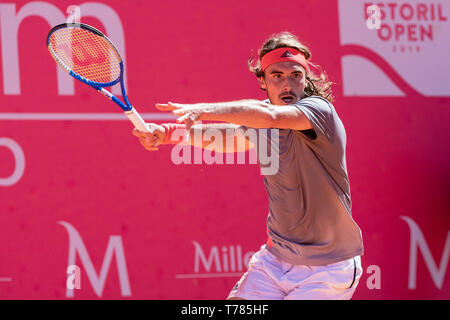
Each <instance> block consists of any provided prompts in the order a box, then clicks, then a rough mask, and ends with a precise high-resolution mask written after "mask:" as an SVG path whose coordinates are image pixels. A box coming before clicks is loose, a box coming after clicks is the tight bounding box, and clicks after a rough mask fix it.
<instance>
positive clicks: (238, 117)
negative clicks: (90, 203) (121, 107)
mask: <svg viewBox="0 0 450 320" xmlns="http://www.w3.org/2000/svg"><path fill="white" fill-rule="evenodd" d="M258 56H259V57H258V60H257V61H256V62H255V63H253V62H254V61H252V59H250V61H249V69H250V71H252V72H253V73H254V74H255V75H256V76H257V78H258V80H259V84H260V87H261V89H263V90H265V91H266V92H267V97H268V99H267V100H265V101H258V100H239V101H232V102H226V103H206V104H205V103H201V104H177V103H168V104H158V105H157V108H158V109H160V110H165V111H172V112H173V114H175V115H177V116H179V118H178V119H177V122H178V124H162V125H157V124H149V127H150V129H151V132H150V133H143V132H140V131H137V130H134V131H133V133H134V134H135V135H136V136H137V137H139V139H140V142H141V143H142V145H143V146H144V147H145V148H146V149H148V150H157V149H158V144H168V143H177V142H179V139H178V137H180V135H177V139H176V141H173V140H172V139H171V136H172V135H173V134H174V132H175V131H176V130H185V131H188V132H190V133H191V134H190V138H189V140H185V141H186V143H190V144H194V145H195V143H196V142H195V140H198V139H193V138H192V136H193V134H195V133H198V132H199V130H200V131H201V132H205V130H208V129H210V128H214V129H216V130H220V131H221V132H222V133H223V137H224V141H223V144H224V145H225V149H224V151H223V152H234V151H242V150H238V148H237V147H236V146H237V145H240V143H238V142H240V141H242V139H245V141H246V142H247V143H246V144H245V149H248V148H250V147H252V144H251V143H250V142H252V141H250V139H248V135H246V132H247V131H249V130H257V131H258V130H262V129H265V130H267V128H275V129H278V133H279V134H278V135H279V137H278V139H279V140H278V148H277V149H278V150H277V152H279V169H278V171H277V172H276V173H275V174H271V175H265V176H264V182H265V187H266V191H267V194H268V198H269V214H268V218H267V234H268V240H267V243H266V244H264V245H262V246H261V249H260V250H259V251H258V252H256V253H255V254H254V255H253V257H252V258H251V260H250V262H249V265H248V270H247V272H246V273H245V274H244V275H243V276H242V278H241V279H240V280H239V281H238V282H237V284H236V285H235V287H234V288H233V289H232V290H231V292H230V293H229V296H228V298H229V299H252V300H254V299H271V300H272V299H302V300H304V299H350V298H351V297H352V295H353V293H354V291H355V288H356V286H357V285H358V282H359V279H360V277H361V274H362V267H361V259H360V256H361V255H362V254H363V242H362V237H361V231H360V229H359V227H358V226H357V224H356V223H355V221H354V220H353V219H352V212H351V205H352V204H351V198H350V186H349V179H348V174H347V166H346V158H345V147H346V133H345V129H344V126H343V124H342V122H341V119H340V118H339V116H338V114H337V112H336V110H335V108H334V106H333V104H332V101H333V98H332V92H331V82H329V81H328V80H327V79H326V76H325V74H324V73H323V72H320V76H316V75H314V74H313V73H312V72H311V70H310V66H314V65H313V64H312V63H311V62H309V61H308V60H309V59H310V56H311V53H310V51H309V50H308V48H307V47H305V46H304V45H303V44H302V43H301V42H300V41H299V40H298V39H297V37H296V36H294V35H292V34H290V33H286V32H285V33H281V34H278V35H274V36H272V37H271V38H269V39H268V40H267V41H266V42H265V43H264V44H263V46H262V48H261V49H260V50H259V52H258ZM314 67H315V66H314ZM196 120H213V121H223V122H225V123H212V124H203V125H201V126H199V125H197V124H194V125H193V123H194V121H196ZM230 130H235V141H234V143H235V144H234V145H226V139H225V136H226V134H227V133H229V132H230ZM266 140H267V141H266V142H265V143H267V144H268V146H270V145H271V141H270V140H271V136H270V135H267V137H266ZM258 143H261V141H259V142H258ZM254 144H255V143H253V145H254ZM208 145H210V141H202V143H201V145H198V146H199V147H207V146H208Z"/></svg>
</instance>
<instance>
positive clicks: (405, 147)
mask: <svg viewBox="0 0 450 320" xmlns="http://www.w3.org/2000/svg"><path fill="white" fill-rule="evenodd" d="M371 4H372V3H371V2H370V1H360V0H351V1H349V0H326V1H316V0H302V1H299V0H295V1H291V0H286V1H285V2H283V5H282V6H274V5H273V1H261V0H259V1H254V0H250V1H238V0H230V1H206V0H200V1H170V0H169V1H159V2H155V1H144V0H142V1H137V0H130V1H92V2H80V3H74V2H73V1H2V2H0V54H1V58H2V59H1V61H0V262H1V263H0V299H100V298H101V299H224V298H226V296H227V294H228V292H229V291H230V290H231V288H232V287H233V286H234V284H235V283H236V281H237V280H238V279H239V278H240V276H241V275H242V274H243V273H244V272H245V270H246V268H247V263H248V260H249V258H250V257H251V255H252V253H253V252H255V251H257V250H258V249H259V247H260V246H261V245H262V244H264V243H265V241H266V232H265V231H266V226H265V222H266V217H267V212H268V199H267V195H266V193H265V189H264V185H263V176H262V175H261V174H260V170H259V168H258V166H257V165H256V164H251V163H249V161H248V156H249V153H247V154H246V156H247V158H246V159H247V161H246V164H207V163H205V161H204V157H200V158H201V159H202V161H201V163H194V154H195V153H196V152H197V154H200V155H203V151H202V150H199V149H192V155H191V156H192V157H191V159H192V163H191V164H176V163H174V162H173V161H172V146H162V147H160V150H159V151H158V152H149V151H146V150H145V149H144V148H143V147H142V146H141V145H140V144H139V142H138V140H137V139H136V137H134V136H133V135H132V134H131V131H132V125H131V123H130V122H129V121H128V119H127V118H126V117H125V116H124V115H123V114H122V113H121V111H120V109H119V108H117V107H116V106H115V105H114V104H112V103H111V102H109V101H107V100H106V99H105V98H104V97H102V96H101V95H99V94H97V93H96V92H95V91H93V90H92V89H91V88H89V87H87V86H86V85H84V84H81V83H77V82H76V81H75V80H72V78H71V77H70V76H68V75H67V74H64V73H62V72H60V71H58V69H57V66H56V64H55V63H54V61H53V59H52V58H51V57H50V55H49V53H48V51H47V48H46V46H45V37H46V34H47V32H48V31H49V30H50V28H51V27H52V26H54V25H56V24H59V23H63V22H65V21H66V20H67V19H68V16H70V15H71V14H72V11H70V10H69V11H68V8H69V6H70V5H77V6H78V8H79V13H80V16H81V22H83V23H87V24H90V25H93V26H95V27H97V28H98V29H100V30H102V31H103V32H104V33H105V34H107V35H108V36H109V37H110V38H111V39H112V40H113V42H115V43H117V46H118V48H119V51H120V52H121V54H122V55H123V57H124V59H125V68H126V82H127V88H128V95H129V99H130V101H131V103H132V104H133V105H134V106H135V107H136V109H137V110H138V111H139V112H140V113H141V114H142V115H143V116H144V118H145V119H146V121H147V122H155V123H164V122H173V121H174V117H172V115H170V114H168V113H163V112H160V111H158V110H156V108H155V103H157V102H158V103H167V102H168V101H172V102H180V103H195V102H221V101H229V100H237V99H244V98H252V99H264V98H265V95H264V92H263V91H261V90H260V89H259V86H258V83H257V79H256V78H255V77H254V75H253V74H251V73H250V72H249V71H248V70H247V60H248V58H249V57H250V56H251V55H252V54H253V55H255V54H256V52H257V50H258V48H259V47H260V46H261V44H262V43H263V41H264V40H265V39H266V38H268V37H269V36H270V35H271V34H273V33H277V32H280V31H290V32H293V33H294V34H296V35H298V37H299V38H300V40H301V41H303V42H304V43H305V44H306V45H307V46H308V47H309V48H310V49H311V51H312V61H313V62H314V63H316V64H319V65H320V66H322V68H323V69H324V70H325V71H326V72H327V74H328V75H329V77H330V79H331V80H332V81H333V82H335V86H334V95H335V101H334V106H335V108H336V110H337V112H338V114H339V116H340V117H341V119H342V121H343V123H344V126H345V128H346V131H347V138H348V144H347V167H348V173H349V179H350V187H351V196H352V201H353V207H352V213H353V217H354V219H355V221H356V222H357V223H358V225H359V226H360V228H361V230H362V234H363V239H364V246H365V254H364V256H363V257H362V264H363V268H364V273H363V275H362V278H361V280H360V283H359V286H358V289H357V290H356V293H355V295H354V299H449V298H450V276H449V271H448V270H449V266H448V262H449V259H450V232H449V230H450V216H449V209H450V202H449V193H450V192H449V191H450V166H449V162H450V149H449V147H448V146H449V144H450V132H449V125H448V123H450V85H449V83H450V76H449V75H450V63H449V62H448V56H449V54H450V43H449V42H448V34H449V32H450V25H449V23H450V20H449V19H450V3H449V2H448V1H446V0H432V1H412V0H411V1H378V2H377V5H378V10H380V11H379V13H380V17H381V21H378V22H380V23H379V24H378V25H377V24H376V22H377V21H376V18H377V17H376V16H375V15H376V13H375V14H374V15H371V14H368V13H367V12H366V9H367V8H368V7H369V6H370V5H371ZM114 92H115V93H117V91H114ZM224 159H225V158H224ZM224 162H225V161H224ZM70 266H76V267H70ZM68 267H69V268H68ZM73 283H76V284H79V285H80V286H75V287H73V286H71V284H73Z"/></svg>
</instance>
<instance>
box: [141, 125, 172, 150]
mask: <svg viewBox="0 0 450 320" xmlns="http://www.w3.org/2000/svg"><path fill="white" fill-rule="evenodd" d="M147 127H148V129H149V131H148V132H143V131H139V130H138V129H134V130H133V135H135V136H136V137H138V138H139V142H140V143H141V144H142V145H143V146H144V148H145V149H147V150H149V151H156V150H158V148H157V146H158V145H160V144H162V143H163V141H164V139H165V137H166V129H164V127H163V126H160V125H158V124H155V123H147Z"/></svg>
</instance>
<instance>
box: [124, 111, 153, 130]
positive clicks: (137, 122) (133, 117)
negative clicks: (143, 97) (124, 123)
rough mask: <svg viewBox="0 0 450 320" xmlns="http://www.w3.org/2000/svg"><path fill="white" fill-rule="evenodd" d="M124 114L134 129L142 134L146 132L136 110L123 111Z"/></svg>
mask: <svg viewBox="0 0 450 320" xmlns="http://www.w3.org/2000/svg"><path fill="white" fill-rule="evenodd" d="M125 114H126V115H127V117H128V119H130V120H131V122H133V124H134V126H135V127H136V129H138V130H139V131H143V132H148V131H149V130H148V127H147V124H146V123H145V121H144V119H142V117H141V116H140V114H139V113H138V112H137V111H136V109H134V108H133V109H131V110H130V111H125Z"/></svg>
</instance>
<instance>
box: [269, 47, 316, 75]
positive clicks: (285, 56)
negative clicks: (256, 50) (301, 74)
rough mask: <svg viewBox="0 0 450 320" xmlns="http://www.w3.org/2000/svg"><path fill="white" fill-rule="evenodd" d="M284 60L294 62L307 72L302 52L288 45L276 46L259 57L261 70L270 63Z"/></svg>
mask: <svg viewBox="0 0 450 320" xmlns="http://www.w3.org/2000/svg"><path fill="white" fill-rule="evenodd" d="M285 61H292V62H296V63H298V64H299V65H301V66H302V67H303V68H305V70H306V72H307V73H309V68H308V64H307V63H306V58H305V56H304V54H303V53H301V52H300V51H298V50H296V49H294V48H288V47H282V48H278V49H275V50H272V51H270V52H268V53H266V54H265V55H264V56H263V57H262V59H261V72H264V70H265V69H266V68H267V67H268V66H270V65H271V64H274V63H277V62H285Z"/></svg>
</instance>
